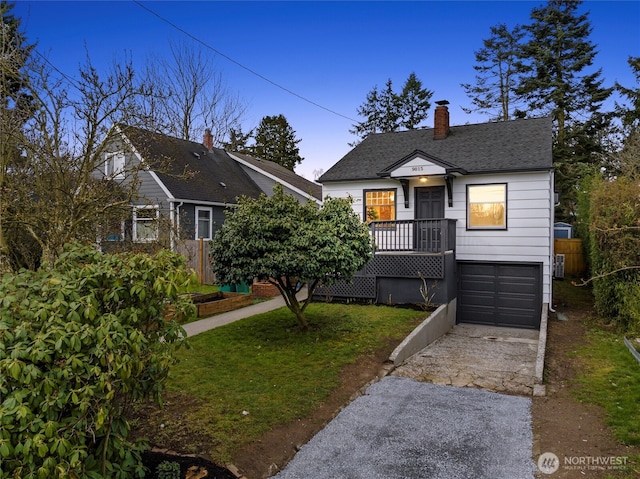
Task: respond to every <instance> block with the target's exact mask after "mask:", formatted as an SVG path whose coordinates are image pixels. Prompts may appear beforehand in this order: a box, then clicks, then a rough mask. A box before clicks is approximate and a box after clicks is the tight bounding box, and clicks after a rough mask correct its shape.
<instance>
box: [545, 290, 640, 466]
mask: <svg viewBox="0 0 640 479" xmlns="http://www.w3.org/2000/svg"><path fill="white" fill-rule="evenodd" d="M554 298H555V300H556V303H557V304H559V305H563V304H564V305H568V306H569V307H572V308H577V309H581V310H583V311H593V297H592V295H591V290H590V289H589V288H587V287H575V286H572V285H571V281H569V280H565V281H561V282H554ZM584 325H585V326H586V328H587V330H586V333H585V342H584V344H582V345H581V346H580V347H579V348H578V349H577V350H576V351H575V353H574V354H573V357H574V358H575V359H576V360H577V361H580V362H581V365H582V366H583V367H582V368H581V373H580V374H579V375H578V377H577V379H576V382H577V383H578V384H579V385H580V388H579V389H578V390H577V391H576V394H577V397H578V399H579V400H580V401H583V402H588V403H591V404H596V405H598V406H600V407H602V408H603V409H604V411H605V420H606V422H607V425H608V426H609V427H610V428H611V430H612V431H613V434H614V436H615V438H616V440H617V441H619V442H620V443H621V444H626V445H633V446H638V445H640V364H638V362H637V361H636V359H635V358H634V357H633V356H632V355H631V353H630V352H629V350H628V348H627V346H626V345H625V344H624V341H623V336H624V332H623V331H620V330H619V329H618V328H616V327H615V326H614V325H613V322H611V323H609V322H608V321H607V320H606V318H599V317H597V316H596V315H595V313H591V316H590V317H589V318H588V319H587V321H585V323H584ZM630 460H631V462H632V463H634V464H637V463H638V462H640V457H639V456H637V455H636V456H633V457H630ZM622 474H624V472H623V473H622ZM631 474H632V475H631V476H616V477H635V476H633V474H635V472H632V473H631Z"/></svg>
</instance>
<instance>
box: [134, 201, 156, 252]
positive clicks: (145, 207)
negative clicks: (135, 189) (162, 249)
mask: <svg viewBox="0 0 640 479" xmlns="http://www.w3.org/2000/svg"><path fill="white" fill-rule="evenodd" d="M139 210H155V212H156V217H155V219H154V218H144V219H140V220H139V219H138V211H139ZM159 218H160V207H159V205H141V206H134V207H133V225H132V228H131V229H132V232H131V235H132V238H133V242H134V243H153V242H154V241H158V238H159V236H160V235H159V227H158V219H159ZM138 221H143V222H145V221H154V222H155V223H156V224H155V234H154V235H153V237H152V238H143V239H139V238H138Z"/></svg>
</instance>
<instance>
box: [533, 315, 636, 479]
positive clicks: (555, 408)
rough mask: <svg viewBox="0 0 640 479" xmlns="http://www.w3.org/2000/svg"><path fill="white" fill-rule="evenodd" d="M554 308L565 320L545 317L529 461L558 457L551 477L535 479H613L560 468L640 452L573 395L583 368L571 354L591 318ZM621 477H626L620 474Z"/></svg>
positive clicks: (608, 473) (593, 407) (600, 414)
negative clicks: (541, 384)
mask: <svg viewBox="0 0 640 479" xmlns="http://www.w3.org/2000/svg"><path fill="white" fill-rule="evenodd" d="M559 309H560V310H561V311H562V312H563V313H564V314H566V315H567V316H568V318H569V320H568V321H560V320H558V319H557V315H556V314H550V317H549V324H548V332H547V354H546V358H545V384H546V389H547V394H546V396H544V397H534V398H533V405H532V417H533V432H534V450H533V455H534V459H535V460H536V461H537V459H538V457H539V456H540V454H542V453H545V452H551V453H553V454H555V455H556V456H558V458H559V460H560V465H561V467H560V469H559V470H558V471H557V472H555V473H554V474H553V475H551V476H543V475H539V476H538V477H553V478H554V479H559V478H561V479H572V478H578V477H580V478H583V477H589V478H594V479H605V478H612V477H618V476H616V475H614V474H612V471H606V470H597V469H587V470H585V469H583V468H580V467H576V468H573V469H572V468H571V467H566V468H565V467H563V466H564V465H565V458H572V459H569V460H570V461H572V460H573V461H574V462H575V461H580V458H607V457H624V456H632V455H637V454H640V449H638V448H634V447H629V446H625V445H622V444H619V443H618V442H617V441H616V439H615V437H614V436H613V433H612V431H611V430H610V429H609V428H608V427H607V426H606V424H605V421H604V411H603V410H602V409H601V408H600V407H599V406H596V405H593V404H588V403H583V402H580V401H579V400H578V399H576V395H575V390H576V389H577V388H579V387H580V386H579V385H577V384H576V383H575V379H576V378H577V377H578V375H579V374H580V372H581V371H582V370H583V368H584V365H583V364H581V362H580V360H579V359H578V358H576V357H575V355H574V353H575V351H576V350H577V349H578V348H579V347H580V346H581V345H582V344H583V343H584V341H585V332H586V330H587V328H586V326H585V321H586V319H587V318H589V317H590V316H592V315H593V314H594V313H593V312H592V310H591V309H590V308H585V307H584V306H581V305H577V306H576V305H566V306H564V307H562V308H559ZM627 474H628V472H627ZM621 477H630V476H628V475H625V474H624V473H622V476H621Z"/></svg>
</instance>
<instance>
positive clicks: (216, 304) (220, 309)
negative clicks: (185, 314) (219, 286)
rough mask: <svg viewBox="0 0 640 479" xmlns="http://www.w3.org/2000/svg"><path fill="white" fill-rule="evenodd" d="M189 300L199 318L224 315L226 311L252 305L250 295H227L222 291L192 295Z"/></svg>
mask: <svg viewBox="0 0 640 479" xmlns="http://www.w3.org/2000/svg"><path fill="white" fill-rule="evenodd" d="M191 300H192V301H193V303H194V304H195V305H196V308H197V311H198V312H197V314H198V317H199V318H202V317H206V316H213V315H214V314H218V313H226V312H227V311H233V310H234V309H238V308H243V307H245V306H249V305H251V304H253V296H252V295H251V293H249V294H245V293H227V292H222V291H218V292H216V293H208V294H196V295H192V296H191Z"/></svg>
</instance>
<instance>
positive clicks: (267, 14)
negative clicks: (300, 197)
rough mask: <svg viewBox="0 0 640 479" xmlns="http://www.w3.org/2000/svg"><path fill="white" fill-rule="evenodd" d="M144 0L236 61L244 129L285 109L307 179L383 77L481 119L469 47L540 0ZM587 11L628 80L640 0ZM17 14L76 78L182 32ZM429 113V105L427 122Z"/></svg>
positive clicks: (149, 20)
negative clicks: (469, 91)
mask: <svg viewBox="0 0 640 479" xmlns="http://www.w3.org/2000/svg"><path fill="white" fill-rule="evenodd" d="M140 2H141V3H142V4H143V5H145V6H146V7H148V8H149V9H151V10H153V11H154V12H156V13H157V14H158V15H160V16H162V17H164V18H166V19H167V20H168V21H170V22H171V23H173V24H175V25H177V26H178V27H180V28H181V29H183V30H185V31H187V32H189V33H190V34H191V35H193V36H194V37H196V38H198V39H199V40H201V41H202V42H204V43H206V44H207V45H209V46H211V47H213V48H214V49H216V50H217V51H218V52H220V53H222V54H223V55H224V56H226V57H228V58H231V59H232V60H233V61H230V60H229V59H227V58H225V57H223V56H220V55H215V59H214V61H215V65H216V70H217V71H219V72H221V73H222V75H223V78H224V81H225V82H226V84H227V86H228V87H229V89H230V90H232V91H233V92H235V93H237V94H238V95H239V96H240V97H241V98H242V99H243V100H244V101H245V102H246V103H247V105H248V111H247V114H246V116H245V122H244V128H243V130H244V131H248V130H249V129H251V128H252V127H255V126H256V125H257V124H258V123H259V121H260V119H261V118H263V117H264V116H266V115H278V114H283V115H284V116H285V117H286V118H287V120H288V121H289V124H290V125H291V126H292V128H293V129H294V130H295V132H296V137H297V138H300V139H301V140H302V141H301V142H300V143H299V145H298V146H299V147H300V153H301V155H302V156H303V157H304V158H305V160H304V161H303V162H302V164H301V165H299V166H298V167H297V168H296V172H298V173H300V174H302V175H303V176H305V177H307V178H309V179H313V172H314V170H319V169H323V170H325V171H326V170H327V169H329V168H330V167H331V166H332V165H333V164H335V163H336V162H337V161H338V160H339V159H340V158H342V156H344V154H346V153H347V152H348V151H349V149H350V147H349V146H348V143H349V142H352V141H353V140H354V138H355V137H354V136H353V135H351V134H350V133H349V129H350V128H351V127H352V125H353V123H354V120H355V121H359V120H360V118H358V116H357V113H356V110H357V108H358V106H360V105H361V104H362V103H363V102H364V100H365V98H366V95H367V93H368V92H369V91H370V90H371V89H372V88H373V87H374V86H375V85H377V86H378V87H383V86H384V84H385V82H386V81H387V79H389V78H390V79H391V80H392V81H393V85H394V89H395V90H399V89H400V88H401V86H402V84H403V83H404V81H405V80H406V78H407V77H408V76H409V74H410V73H411V72H415V73H416V75H417V77H418V78H419V79H420V80H421V81H422V82H423V86H424V87H425V88H428V89H429V90H433V91H434V95H433V97H432V100H441V99H447V100H449V102H450V105H449V109H450V112H451V123H452V124H453V125H460V124H465V123H478V122H484V121H487V119H488V118H487V117H486V116H480V115H468V114H466V113H464V112H463V111H462V109H461V107H463V106H469V105H470V101H469V99H468V98H467V96H466V95H465V93H464V90H463V89H462V87H461V86H460V84H461V83H468V82H473V77H474V70H473V65H474V51H475V50H478V49H479V48H480V47H481V46H482V40H483V39H485V38H487V37H488V36H489V33H490V31H489V29H490V27H491V26H494V25H496V24H498V23H506V24H507V26H509V27H513V26H514V25H516V24H524V23H528V22H529V13H530V12H531V9H532V8H534V7H537V6H540V5H542V4H543V3H545V2H543V1H533V2H531V1H439V2H438V1H414V2H367V1H358V2H340V1H326V2H293V1H289V2H263V1H252V2H240V1H237V2H217V1H216V2H211V1H193V2H184V1H183V2H175V1H145V0H140ZM587 10H588V11H590V12H591V13H590V16H589V19H590V22H591V26H592V28H593V32H592V36H591V39H592V41H593V43H594V44H596V46H597V50H598V52H599V53H598V55H597V57H596V67H598V68H602V69H603V76H604V78H605V83H606V85H607V86H611V85H613V83H614V82H615V81H619V82H620V83H622V84H623V85H626V86H633V85H634V78H633V75H632V74H631V70H630V68H629V66H628V64H627V58H628V57H629V56H630V55H631V56H640V2H638V1H586V2H584V3H583V5H582V6H581V11H587ZM13 13H14V15H16V16H17V17H20V18H21V19H22V27H23V30H24V31H25V32H26V35H27V39H28V40H29V41H30V42H35V41H37V42H38V50H39V51H40V52H41V53H43V54H45V55H47V56H48V58H49V60H50V62H51V63H53V64H54V65H55V66H56V67H57V68H58V69H60V70H61V71H63V72H64V73H66V74H67V75H69V76H72V77H74V76H77V70H78V67H79V66H80V65H81V64H82V63H84V60H85V57H86V52H88V54H89V55H90V57H91V59H92V62H93V63H94V64H95V65H96V66H97V67H100V66H104V65H106V64H107V63H110V62H111V61H112V60H113V59H114V58H123V54H124V52H126V53H127V54H130V55H131V56H132V59H133V62H134V66H137V67H138V68H140V69H142V68H143V66H144V63H145V61H146V59H147V57H148V56H149V55H150V54H151V53H154V54H161V53H162V52H163V51H166V50H167V49H168V43H169V41H170V40H171V41H182V40H187V38H186V37H185V35H184V34H183V33H181V32H180V31H178V30H176V29H174V28H172V27H171V26H170V25H168V24H167V23H165V22H163V21H162V20H160V19H159V18H158V17H156V16H154V15H152V14H151V13H149V12H148V11H147V10H145V9H144V8H142V7H141V6H140V5H138V4H136V3H135V2H133V1H128V0H123V1H109V2H100V1H71V2H63V1H22V0H18V1H17V2H16V6H15V8H14V9H13ZM212 54H214V53H213V52H212ZM238 64H240V65H242V66H239V65H238ZM243 67H244V68H243ZM247 69H249V70H252V71H253V72H256V73H258V74H259V75H261V76H262V77H265V78H267V79H268V80H270V82H273V83H276V84H278V85H280V86H282V87H283V88H286V89H288V90H290V91H292V92H294V93H295V95H293V94H291V93H288V92H286V91H285V90H283V89H282V88H279V87H277V86H274V85H273V84H272V83H270V82H269V81H265V80H264V79H261V78H260V77H258V76H256V75H255V74H253V73H251V72H249V71H248V70H247ZM296 95H297V96H296ZM300 97H303V98H305V99H306V100H309V101H305V100H303V99H301V98H300ZM613 101H614V99H611V100H609V102H608V104H607V105H606V107H607V108H612V107H613ZM311 102H313V103H316V104H317V105H320V106H321V107H319V106H316V105H314V104H312V103H311ZM327 110H331V111H333V112H336V113H338V114H339V115H338V114H335V113H332V112H329V111H327ZM345 117H347V118H345ZM349 118H350V119H349ZM432 121H433V112H431V114H430V116H429V118H428V119H427V123H426V126H431V123H432Z"/></svg>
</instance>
